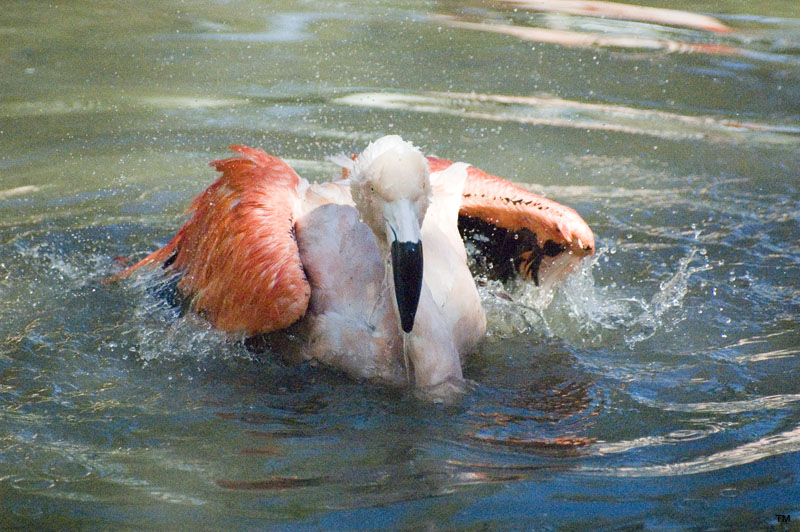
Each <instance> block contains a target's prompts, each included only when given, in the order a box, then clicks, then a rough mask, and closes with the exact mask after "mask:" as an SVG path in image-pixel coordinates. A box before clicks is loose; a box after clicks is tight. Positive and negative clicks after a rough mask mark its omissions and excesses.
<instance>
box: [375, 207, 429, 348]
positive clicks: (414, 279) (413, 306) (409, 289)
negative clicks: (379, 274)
mask: <svg viewBox="0 0 800 532" xmlns="http://www.w3.org/2000/svg"><path fill="white" fill-rule="evenodd" d="M383 215H384V218H385V220H386V229H387V231H386V235H387V240H388V241H389V242H388V243H389V245H390V247H391V259H392V274H393V277H394V296H395V301H396V302H397V310H398V313H399V314H400V326H401V327H402V329H403V331H404V332H407V333H409V332H411V329H412V328H413V327H414V316H416V314H417V306H418V305H419V296H420V293H421V292H422V232H421V231H420V226H419V216H418V213H417V207H416V205H415V204H414V203H413V202H412V201H411V200H407V199H403V200H397V201H393V202H390V203H387V204H385V206H384V209H383Z"/></svg>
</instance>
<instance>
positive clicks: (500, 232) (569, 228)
mask: <svg viewBox="0 0 800 532" xmlns="http://www.w3.org/2000/svg"><path fill="white" fill-rule="evenodd" d="M428 164H429V165H430V169H431V172H436V171H439V170H444V169H445V168H447V167H449V166H450V165H451V164H453V163H452V162H451V161H448V160H446V159H438V158H435V157H428ZM458 227H459V231H460V232H461V236H462V237H463V238H464V240H465V241H466V242H467V243H469V244H472V246H473V247H474V248H475V251H476V253H475V254H474V257H475V259H476V263H477V265H478V266H479V267H481V270H482V272H483V273H485V274H487V275H488V276H489V277H491V278H500V279H507V278H508V277H510V276H512V275H514V274H515V273H518V274H519V275H521V276H522V277H524V278H526V279H531V280H533V281H534V282H535V283H536V284H537V285H538V284H539V281H540V270H541V269H542V267H543V265H546V266H553V265H559V266H560V268H558V269H559V270H562V271H568V270H569V269H571V268H572V267H573V266H574V265H575V264H577V263H578V262H580V259H582V258H583V257H585V256H587V255H591V254H593V253H594V234H593V233H592V230H591V229H590V228H589V226H588V225H587V224H586V222H584V221H583V219H582V218H581V217H580V215H579V214H578V213H577V212H575V211H574V210H573V209H571V208H569V207H566V206H564V205H561V204H559V203H557V202H555V201H552V200H549V199H547V198H543V197H541V196H537V195H536V194H534V193H532V192H530V191H529V190H526V189H524V188H522V187H520V186H517V185H515V184H513V183H511V182H510V181H507V180H505V179H502V178H499V177H497V176H493V175H491V174H487V173H486V172H484V171H482V170H479V169H478V168H472V167H470V168H469V169H468V170H467V180H466V182H465V184H464V190H463V193H462V203H461V208H460V210H459V217H458Z"/></svg>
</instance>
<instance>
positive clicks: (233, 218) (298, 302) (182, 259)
mask: <svg viewBox="0 0 800 532" xmlns="http://www.w3.org/2000/svg"><path fill="white" fill-rule="evenodd" d="M231 150H233V151H234V152H236V153H238V154H239V155H237V156H234V157H231V158H229V159H223V160H219V161H213V162H212V163H211V165H212V166H214V167H216V169H217V170H219V171H221V172H222V176H221V177H220V178H219V179H218V180H217V181H216V182H215V183H214V184H212V185H211V186H210V187H208V188H207V189H206V190H205V191H204V192H203V193H201V194H200V195H199V196H197V197H196V198H195V200H194V201H193V202H192V205H191V206H190V207H189V211H190V212H192V216H191V217H190V218H189V220H188V221H187V222H186V223H185V224H184V225H183V227H182V228H181V229H180V231H178V233H177V234H176V235H175V237H174V238H173V239H172V241H171V242H169V243H168V244H167V245H166V246H164V247H163V248H161V249H159V250H157V251H155V252H153V253H152V254H150V255H148V256H147V257H145V258H144V259H142V260H141V261H139V262H138V263H137V264H135V265H133V266H131V267H130V268H128V269H127V270H126V271H124V272H122V274H120V276H119V277H125V276H127V275H129V274H130V273H131V272H132V271H134V270H136V269H137V268H139V267H141V266H143V265H146V264H151V263H163V265H164V267H165V268H169V269H171V270H173V271H176V272H179V273H180V274H182V275H181V278H180V281H179V282H178V288H179V290H180V292H181V294H183V295H184V296H186V297H188V298H189V299H190V301H191V305H192V309H193V310H194V311H195V312H197V313H198V314H200V315H202V316H204V317H205V318H207V319H208V320H209V321H210V322H211V323H212V324H213V325H214V326H215V327H217V328H219V329H222V330H224V331H230V332H244V333H246V334H248V335H254V334H258V333H266V332H271V331H275V330H278V329H283V328H285V327H288V326H289V325H291V324H292V323H294V322H295V321H297V320H298V319H300V318H301V317H302V316H303V314H304V313H305V311H306V308H307V307H308V301H309V297H310V295H311V288H310V286H309V284H308V281H307V279H306V276H305V272H304V271H303V266H302V264H301V262H300V256H299V253H298V249H297V243H296V241H295V237H294V223H295V208H296V205H297V203H298V194H297V186H298V183H299V182H300V178H299V177H298V176H297V174H296V173H295V172H294V170H292V169H291V168H290V167H289V166H288V165H287V164H286V163H284V162H283V161H282V160H280V159H279V158H277V157H273V156H271V155H268V154H266V153H264V152H263V151H261V150H256V149H253V148H248V147H245V146H232V147H231Z"/></svg>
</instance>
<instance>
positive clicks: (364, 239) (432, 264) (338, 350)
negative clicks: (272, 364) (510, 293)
mask: <svg viewBox="0 0 800 532" xmlns="http://www.w3.org/2000/svg"><path fill="white" fill-rule="evenodd" d="M231 149H232V150H233V151H234V152H236V153H237V155H236V156H234V157H231V158H228V159H224V160H219V161H214V162H212V163H211V165H212V166H214V167H215V168H216V169H217V170H219V171H220V172H222V175H221V176H220V178H219V179H218V180H217V181H216V182H215V183H214V184H212V185H211V186H210V187H209V188H207V189H206V190H205V191H204V192H203V193H201V194H200V195H199V196H198V197H197V198H196V199H195V200H194V201H193V203H192V204H191V206H190V208H189V211H190V212H191V216H190V217H189V219H188V220H187V222H186V223H185V224H184V226H183V227H182V228H181V229H180V230H179V231H178V233H177V234H176V235H175V237H174V238H173V239H172V240H171V241H170V242H169V243H168V244H167V245H166V246H164V247H163V248H161V249H159V250H157V251H155V252H153V253H151V254H150V255H148V256H147V257H145V258H144V259H142V260H141V261H140V262H138V263H137V264H135V265H133V266H131V267H130V268H128V269H127V270H125V271H124V272H122V273H121V274H120V275H119V276H118V277H124V276H127V275H129V274H130V273H131V272H133V271H134V270H136V269H138V268H139V267H141V266H143V265H146V264H156V263H161V264H162V265H163V266H164V267H165V268H167V269H169V270H171V271H175V272H177V273H178V274H179V275H180V280H179V282H178V288H179V290H180V292H181V293H182V294H183V295H184V296H186V297H187V298H188V299H189V300H190V302H191V309H192V310H193V311H195V312H196V313H198V314H200V315H202V316H204V317H205V318H206V319H208V321H209V322H210V323H211V324H212V325H214V326H215V327H217V328H219V329H222V330H224V331H229V332H231V333H236V334H241V335H244V336H254V335H261V334H264V333H270V332H274V331H278V330H281V329H285V328H287V327H289V326H291V325H293V324H295V325H294V329H295V330H296V331H298V332H299V336H300V337H301V338H303V342H304V349H302V353H301V354H300V355H299V358H311V359H316V360H319V361H321V362H323V363H324V364H327V365H330V366H333V367H336V368H339V369H341V370H343V371H345V372H347V373H348V374H350V375H352V376H355V377H358V378H367V379H374V380H378V381H381V382H386V383H391V384H403V383H406V382H410V381H413V382H414V383H415V384H416V385H417V386H419V387H423V388H425V387H435V386H439V385H441V384H443V383H448V382H459V381H461V379H462V373H461V364H462V358H463V356H464V355H466V354H467V353H469V352H470V351H471V350H473V349H474V348H475V346H476V345H477V343H478V342H479V341H480V340H481V338H482V337H483V336H484V334H485V330H486V318H485V315H484V312H483V309H482V307H481V303H480V297H479V295H478V292H477V288H476V286H475V282H474V280H473V277H472V273H471V272H470V270H469V267H468V265H467V252H466V250H465V247H464V241H463V240H462V234H461V233H463V227H461V229H462V231H461V233H460V232H459V229H460V226H462V225H464V224H465V223H467V222H468V221H470V220H477V222H478V223H481V224H488V225H489V227H490V228H491V229H494V228H498V229H497V230H501V231H505V232H506V238H508V235H509V234H510V235H516V236H515V238H513V239H512V240H514V241H517V240H519V238H518V235H519V234H523V232H527V233H525V234H526V235H527V237H528V238H527V240H525V239H523V240H524V242H526V245H529V248H530V249H524V250H522V251H518V250H516V248H515V251H514V253H515V255H514V260H517V263H516V264H515V266H514V267H515V268H516V270H517V271H519V272H520V273H521V274H522V275H523V276H526V274H530V272H531V270H533V278H534V280H537V282H538V277H537V276H538V273H539V270H540V268H541V267H542V265H543V264H545V265H546V266H547V267H550V266H552V264H548V263H545V262H543V261H546V260H550V259H553V260H552V261H551V262H552V263H553V264H555V262H554V261H557V260H560V261H561V263H562V264H561V265H560V266H559V267H558V268H555V269H556V270H559V269H560V271H562V273H563V272H566V271H569V270H570V269H571V268H572V267H574V264H575V263H577V262H579V261H580V259H581V258H582V257H583V256H585V255H588V254H591V253H592V252H593V246H594V239H593V236H592V233H591V230H590V229H589V228H588V226H586V224H585V223H584V222H583V220H582V219H581V218H580V216H578V215H577V213H575V211H573V210H572V209H569V208H568V207H564V206H561V205H559V204H557V203H555V202H553V201H550V200H546V199H544V198H541V197H539V196H536V195H534V194H532V193H530V192H529V191H527V190H525V189H522V188H520V187H516V186H515V185H513V184H511V183H509V182H507V181H505V180H502V179H500V178H497V177H494V176H491V175H489V174H486V173H484V172H482V171H480V170H477V169H474V168H470V167H469V166H468V165H466V164H464V163H452V162H450V161H446V160H443V159H435V158H427V159H426V158H424V157H423V156H422V154H420V153H419V151H418V150H417V149H416V148H414V147H413V146H411V145H410V144H408V143H406V142H404V141H402V139H400V138H399V137H396V136H389V137H384V138H382V139H379V140H378V141H376V142H374V143H372V144H371V145H370V146H368V147H367V148H366V149H365V150H364V151H363V152H362V153H361V154H360V155H359V156H358V157H356V158H355V160H354V161H352V162H345V163H343V164H344V165H345V166H346V170H345V173H346V174H347V175H348V177H349V179H347V180H342V181H334V182H329V183H324V184H319V185H310V184H309V183H308V182H307V181H306V180H305V179H302V178H301V177H299V176H298V175H297V174H296V173H295V172H294V171H293V170H292V169H291V168H290V167H289V166H288V165H286V163H284V162H283V161H281V160H280V159H278V158H277V157H273V156H271V155H268V154H266V153H264V152H262V151H260V150H256V149H253V148H247V147H244V146H233V147H232V148H231ZM526 253H527V255H526ZM423 256H424V260H423ZM527 276H528V277H531V275H527ZM409 294H410V295H409Z"/></svg>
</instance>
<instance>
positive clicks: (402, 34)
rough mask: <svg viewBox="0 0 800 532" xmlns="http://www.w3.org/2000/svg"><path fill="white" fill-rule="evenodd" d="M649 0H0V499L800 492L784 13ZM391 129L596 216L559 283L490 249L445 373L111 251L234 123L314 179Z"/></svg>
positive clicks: (630, 507)
mask: <svg viewBox="0 0 800 532" xmlns="http://www.w3.org/2000/svg"><path fill="white" fill-rule="evenodd" d="M662 4H663V5H660V6H658V7H660V8H666V10H652V9H650V8H626V9H624V10H623V11H618V10H619V4H613V3H607V2H566V1H564V2H558V3H554V2H549V1H533V0H519V1H507V2H498V3H495V4H491V5H490V4H474V3H473V4H463V3H462V4H458V5H455V4H427V3H415V2H407V3H404V4H401V5H392V6H374V5H366V4H363V3H344V4H342V3H337V4H327V3H324V2H323V3H318V4H314V5H310V4H303V5H300V4H298V5H295V4H285V3H276V4H274V5H271V6H269V8H265V7H264V6H263V5H256V4H251V3H248V2H240V3H238V4H237V5H236V6H233V5H232V4H229V3H217V2H198V3H193V4H191V5H186V4H185V3H180V4H178V3H174V2H164V3H162V4H159V5H158V6H150V8H149V9H148V10H142V9H140V7H139V6H126V5H120V4H118V3H116V4H115V3H102V2H101V3H100V4H96V5H92V6H79V5H57V6H56V5H50V4H41V3H29V2H25V1H21V2H17V3H12V4H10V5H9V6H6V9H7V12H8V13H7V14H8V15H9V16H8V17H7V18H6V19H5V20H4V21H3V22H2V23H0V34H2V35H5V36H10V38H9V39H5V40H3V41H2V44H0V65H1V66H2V70H3V72H4V74H7V75H4V76H3V80H2V83H0V501H2V502H0V529H3V530H5V529H7V528H8V529H11V530H15V529H19V530H27V529H30V530H70V529H78V530H84V529H136V530H177V529H185V528H190V527H195V528H201V529H214V530H260V529H266V528H268V529H276V530H279V529H282V528H285V529H292V530H297V529H324V530H333V529H365V528H376V529H395V528H398V529H406V528H407V529H459V528H462V529H475V528H481V529H487V530H527V529H548V530H549V529H556V528H559V527H560V528H568V529H576V530H578V529H634V528H635V529H642V528H645V529H649V528H654V529H666V528H670V529H686V528H692V529H712V528H713V529H721V530H766V529H772V528H775V527H776V526H777V525H778V523H777V522H776V518H775V515H776V514H780V515H792V516H794V517H795V520H796V519H797V518H798V517H797V516H798V515H800V506H798V503H797V501H800V482H798V479H797V471H798V467H797V465H798V457H799V456H800V448H798V447H799V446H800V436H799V435H798V427H800V408H799V405H800V395H799V392H800V390H798V386H797V382H798V364H797V362H798V356H800V348H798V346H800V335H799V334H798V330H799V327H798V322H799V321H800V320H799V319H798V316H800V284H798V282H799V281H798V280H799V279H800V275H798V272H799V271H800V268H799V265H800V244H799V243H798V239H797V235H798V234H800V215H799V214H798V213H800V195H798V189H797V175H796V174H797V171H796V170H797V168H798V167H800V151H798V150H799V149H800V148H799V147H798V139H800V127H798V111H797V110H798V109H800V91H799V90H800V89H798V88H800V70H798V61H800V59H799V56H798V49H800V48H799V47H798V43H800V23H798V20H800V11H798V8H797V6H795V5H793V4H792V3H788V4H786V3H781V2H769V3H766V4H763V3H762V4H760V5H750V4H747V5H745V4H741V3H734V2H723V3H718V4H714V5H710V4H709V5H707V6H705V7H704V8H703V9H704V10H707V11H713V12H707V13H688V12H687V11H686V9H685V7H686V6H685V5H679V4H675V3H672V4H664V3H662ZM44 20H47V21H48V24H43V23H42V21H44ZM391 132H395V133H401V134H402V135H403V136H404V137H407V138H409V139H410V140H412V141H414V142H415V143H417V144H418V145H420V146H422V147H423V148H424V149H425V150H426V151H428V152H430V153H434V154H437V155H440V156H443V157H447V158H451V159H462V160H465V161H468V162H471V163H474V164H476V165H478V166H481V167H483V168H485V169H486V170H488V171H490V172H492V173H496V174H498V175H502V176H504V177H508V178H511V179H513V180H515V181H519V182H523V183H524V184H525V186H528V187H530V188H531V189H532V190H534V191H535V192H537V193H542V194H544V195H546V196H548V197H550V198H552V199H555V200H557V201H560V202H563V203H566V204H568V205H571V206H573V207H574V208H575V209H576V210H578V211H579V212H580V213H581V215H582V216H583V217H584V218H585V219H586V220H587V221H588V222H589V224H590V225H591V226H592V227H593V229H594V230H595V233H596V235H597V243H598V252H597V255H596V256H595V257H593V258H592V259H591V260H587V261H584V263H583V266H582V269H581V270H580V271H579V272H577V274H575V275H573V276H572V277H570V278H569V280H568V281H567V282H566V283H564V284H563V285H562V286H560V287H558V288H557V289H555V290H553V291H549V290H539V289H537V288H536V287H534V286H532V285H530V284H525V283H514V282H512V283H507V284H505V285H503V284H498V283H496V282H492V281H484V280H480V287H479V288H480V291H481V296H482V298H483V303H484V306H485V307H486V309H487V314H488V317H489V334H488V335H487V338H486V340H485V341H484V342H483V343H482V344H481V347H480V349H479V351H478V352H477V353H475V354H474V355H473V356H472V357H470V358H469V360H468V361H467V365H466V367H465V375H466V376H467V377H468V378H469V379H470V382H471V384H470V390H469V393H467V394H465V396H464V397H463V398H462V399H461V401H460V402H458V403H457V404H453V405H448V406H443V405H431V404H430V403H427V402H425V401H420V400H419V399H418V398H416V397H414V394H413V393H411V392H408V391H404V390H392V389H384V388H379V387H375V386H372V385H370V384H369V383H361V382H353V381H350V380H348V379H346V378H344V377H342V376H341V375H337V374H334V373H331V372H328V371H325V370H323V369H321V368H318V367H315V366H314V365H311V364H308V365H301V366H298V367H289V366H286V365H284V363H283V362H282V361H281V359H280V357H278V356H275V355H276V354H275V353H271V352H266V353H260V354H254V353H252V352H250V351H248V350H247V349H246V348H245V346H244V345H242V344H241V342H238V341H236V340H233V339H230V338H227V337H226V336H225V335H222V334H220V333H219V332H217V331H214V330H212V329H210V328H209V327H208V325H207V324H206V323H205V322H204V321H203V320H201V319H199V318H197V317H196V316H193V315H191V314H182V313H181V312H180V311H179V310H177V309H176V308H175V307H173V306H172V305H170V302H169V297H168V296H169V290H168V288H169V283H168V280H164V279H162V278H161V277H160V275H159V273H158V272H149V273H146V274H143V275H141V276H139V277H137V278H135V279H132V280H130V281H129V282H125V283H120V284H116V285H108V284H104V283H102V282H101V280H102V279H104V278H106V277H108V276H109V275H110V274H111V273H113V272H114V271H116V269H117V268H118V261H120V260H121V259H120V257H130V258H131V259H135V258H137V257H138V256H139V255H137V254H138V253H142V252H144V251H146V250H152V249H155V248H156V247H158V246H160V245H163V244H164V242H165V239H167V238H168V237H169V236H170V235H171V234H173V233H174V231H175V230H176V228H177V227H179V226H180V224H181V223H182V221H183V220H184V215H183V210H184V209H185V208H186V206H187V205H188V202H189V201H190V200H191V198H193V197H194V196H195V195H196V194H197V192H199V191H200V190H202V189H203V188H204V187H205V186H207V185H208V184H209V183H210V182H211V181H212V180H213V178H214V176H213V171H212V170H210V169H209V168H208V167H207V166H206V165H207V162H208V161H209V160H212V159H216V158H219V157H220V156H222V155H224V153H225V148H226V146H227V145H229V144H234V143H244V144H252V145H256V146H260V147H263V148H264V149H266V150H268V151H271V152H273V153H276V154H282V155H285V156H286V158H287V160H289V162H290V163H291V164H292V166H293V167H295V168H296V169H298V171H299V172H301V173H302V174H304V175H305V176H307V177H308V178H309V179H312V180H319V179H327V178H328V177H330V176H331V175H333V174H335V173H336V172H337V171H338V170H337V168H336V167H335V165H333V164H331V163H328V162H326V159H325V157H327V156H329V155H335V154H340V153H352V152H353V151H356V150H359V149H361V148H363V146H364V145H365V144H366V143H367V142H368V141H369V140H371V139H373V138H376V137H378V136H380V135H383V134H386V133H391ZM743 509H744V510H743Z"/></svg>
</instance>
